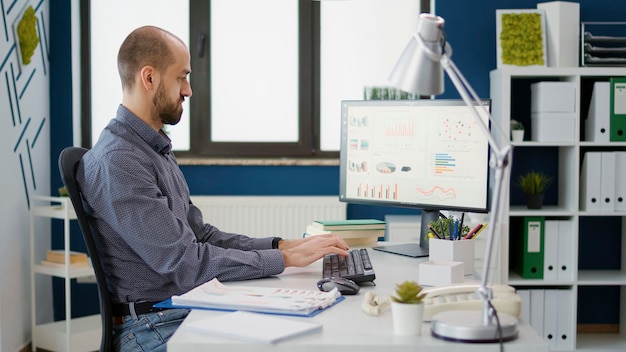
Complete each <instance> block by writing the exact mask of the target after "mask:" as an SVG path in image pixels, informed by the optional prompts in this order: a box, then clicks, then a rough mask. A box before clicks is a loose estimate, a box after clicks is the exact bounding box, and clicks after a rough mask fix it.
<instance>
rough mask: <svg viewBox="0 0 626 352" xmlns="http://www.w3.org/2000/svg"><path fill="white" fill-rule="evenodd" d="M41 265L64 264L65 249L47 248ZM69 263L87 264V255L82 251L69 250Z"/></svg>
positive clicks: (74, 264) (72, 264) (76, 264)
mask: <svg viewBox="0 0 626 352" xmlns="http://www.w3.org/2000/svg"><path fill="white" fill-rule="evenodd" d="M41 264H42V265H48V266H59V267H61V266H65V251H64V250H49V251H48V252H46V259H44V260H42V261H41ZM70 265H71V266H78V267H83V266H89V257H87V254H85V253H82V252H74V251H70Z"/></svg>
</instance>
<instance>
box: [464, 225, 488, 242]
mask: <svg viewBox="0 0 626 352" xmlns="http://www.w3.org/2000/svg"><path fill="white" fill-rule="evenodd" d="M481 227H483V224H478V225H476V226H474V228H473V229H471V230H470V232H468V233H467V235H465V237H463V239H465V240H469V239H471V238H472V235H473V234H474V233H476V231H478V230H480V228H481Z"/></svg>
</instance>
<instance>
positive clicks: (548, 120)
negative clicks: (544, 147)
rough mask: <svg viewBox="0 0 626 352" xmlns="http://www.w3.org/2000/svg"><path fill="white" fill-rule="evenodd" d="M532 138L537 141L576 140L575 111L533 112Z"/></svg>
mask: <svg viewBox="0 0 626 352" xmlns="http://www.w3.org/2000/svg"><path fill="white" fill-rule="evenodd" d="M530 124H531V128H530V131H531V139H532V140H533V141H537V142H573V141H575V140H576V117H575V114H574V113H562V112H561V113H559V112H533V113H532V115H531V123H530Z"/></svg>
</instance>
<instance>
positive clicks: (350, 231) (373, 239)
mask: <svg viewBox="0 0 626 352" xmlns="http://www.w3.org/2000/svg"><path fill="white" fill-rule="evenodd" d="M385 224H386V223H385V222H384V221H381V220H376V219H350V220H336V221H321V220H320V221H314V222H312V223H311V224H309V225H307V227H306V232H305V233H304V236H305V237H306V236H315V235H321V234H326V233H334V234H335V235H337V236H339V237H341V238H343V239H344V241H346V243H347V244H348V246H351V247H371V246H373V245H376V243H377V242H378V240H379V239H380V238H383V237H384V236H385Z"/></svg>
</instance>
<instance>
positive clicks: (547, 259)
mask: <svg viewBox="0 0 626 352" xmlns="http://www.w3.org/2000/svg"><path fill="white" fill-rule="evenodd" d="M558 240H559V221H557V220H546V222H545V233H544V246H543V279H544V280H552V281H556V280H557V271H558V259H557V256H558V253H559V242H558Z"/></svg>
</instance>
